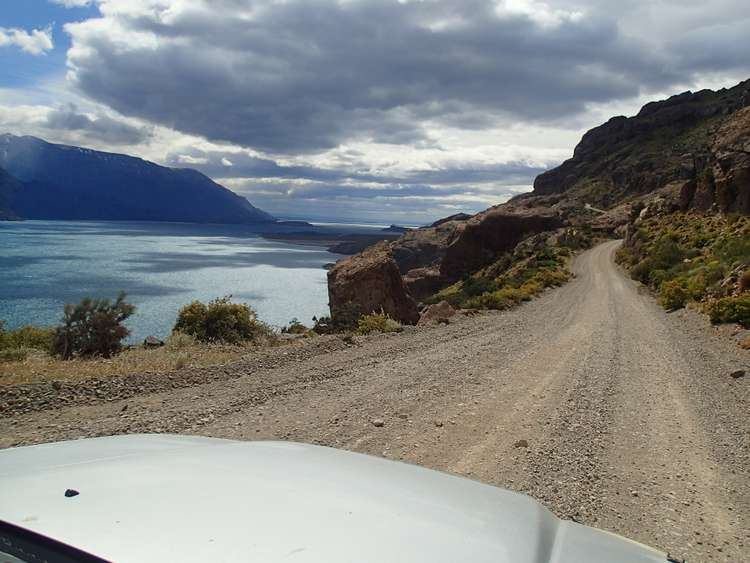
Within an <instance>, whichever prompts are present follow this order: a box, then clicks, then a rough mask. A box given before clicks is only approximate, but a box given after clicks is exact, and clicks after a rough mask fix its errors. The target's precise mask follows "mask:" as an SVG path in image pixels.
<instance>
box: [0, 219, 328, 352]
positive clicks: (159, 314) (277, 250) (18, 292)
mask: <svg viewBox="0 0 750 563" xmlns="http://www.w3.org/2000/svg"><path fill="white" fill-rule="evenodd" d="M339 258H341V257H340V256H339V255H336V254H331V253H329V252H327V251H326V250H325V248H323V247H316V246H303V245H297V244H290V243H286V242H280V241H274V240H266V239H264V238H261V237H260V235H259V234H258V233H257V232H253V230H252V228H251V227H246V226H234V225H200V224H181V223H180V224H175V223H136V222H88V221H86V222H63V221H24V222H0V320H4V321H5V322H6V325H7V327H8V328H16V327H19V326H22V325H24V324H35V325H52V324H57V323H58V322H59V320H60V317H61V316H62V310H63V306H64V305H65V304H66V303H77V302H79V301H80V300H81V299H82V298H83V297H86V296H92V297H109V298H112V299H114V298H115V297H116V296H117V293H118V292H119V291H120V290H122V291H125V292H127V294H128V300H129V301H130V302H132V303H133V304H135V305H136V307H137V308H138V309H137V311H136V313H135V315H133V317H132V318H131V319H130V320H129V321H128V323H127V324H128V327H129V328H130V329H131V332H132V334H131V337H130V341H131V342H137V341H139V340H142V339H143V338H144V337H146V336H148V335H151V334H153V335H156V336H159V337H161V338H164V337H166V336H167V335H168V334H169V333H170V331H171V329H172V326H173V325H174V322H175V319H176V318H177V312H178V310H179V309H180V307H181V306H183V305H185V304H186V303H189V302H191V301H193V300H195V299H199V300H201V301H208V300H211V299H213V298H215V297H220V296H224V295H230V294H231V295H232V296H233V300H234V301H239V302H246V303H248V304H250V305H251V306H252V307H253V308H254V309H255V310H256V311H257V312H258V316H259V318H260V319H261V320H263V321H265V322H267V323H270V324H272V325H275V326H282V325H284V324H287V323H288V322H289V321H290V320H291V319H292V318H293V317H297V318H299V320H300V321H302V322H304V323H305V324H308V325H310V321H311V318H312V317H313V316H314V315H315V316H321V315H327V314H328V290H327V285H326V270H325V269H324V268H323V266H324V265H325V264H326V263H329V262H335V261H336V260H337V259H339Z"/></svg>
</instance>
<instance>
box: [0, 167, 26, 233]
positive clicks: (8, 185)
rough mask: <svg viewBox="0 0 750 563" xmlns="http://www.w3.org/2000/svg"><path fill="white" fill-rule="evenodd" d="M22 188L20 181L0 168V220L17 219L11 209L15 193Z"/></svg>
mask: <svg viewBox="0 0 750 563" xmlns="http://www.w3.org/2000/svg"><path fill="white" fill-rule="evenodd" d="M22 188H23V186H22V184H21V182H19V181H18V180H16V179H15V178H14V177H13V176H11V175H10V174H8V173H7V172H6V171H5V170H2V169H0V221H7V220H13V219H18V218H19V217H18V215H17V214H16V213H15V212H14V211H13V209H12V202H13V198H14V197H15V195H16V194H17V193H18V192H19V191H20V190H21V189H22Z"/></svg>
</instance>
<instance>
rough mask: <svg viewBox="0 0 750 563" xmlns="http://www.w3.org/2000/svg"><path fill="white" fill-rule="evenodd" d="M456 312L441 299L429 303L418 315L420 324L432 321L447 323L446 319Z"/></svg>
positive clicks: (431, 322) (432, 322)
mask: <svg viewBox="0 0 750 563" xmlns="http://www.w3.org/2000/svg"><path fill="white" fill-rule="evenodd" d="M455 314H456V310H455V309H454V308H453V307H452V306H451V304H450V303H448V302H447V301H441V302H440V303H435V304H434V305H430V306H429V307H427V308H426V309H425V310H424V311H422V314H421V315H420V316H419V322H418V323H417V324H418V325H420V326H423V325H428V324H434V323H447V322H448V319H450V318H451V317H453V316H454V315H455Z"/></svg>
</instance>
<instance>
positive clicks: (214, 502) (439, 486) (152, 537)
mask: <svg viewBox="0 0 750 563" xmlns="http://www.w3.org/2000/svg"><path fill="white" fill-rule="evenodd" d="M67 489H74V490H76V491H78V492H79V493H80V494H78V495H77V496H73V497H70V498H68V497H66V496H65V494H64V493H65V491H66V490H67ZM0 520H4V521H6V522H9V523H11V524H15V525H17V526H20V527H23V528H25V529H28V530H31V531H33V532H37V533H40V534H42V535H45V536H48V537H51V538H53V539H56V540H58V541H61V542H63V543H66V544H69V545H71V546H74V547H76V548H79V549H82V550H84V551H86V552H89V553H91V554H93V555H97V556H99V557H102V558H104V559H108V560H112V561H118V562H120V561H122V562H127V561H138V562H142V561H183V562H189V561H201V562H205V561H212V562H213V561H257V562H263V563H268V562H276V561H293V562H308V563H309V562H315V563H338V562H362V563H364V562H430V563H436V562H476V563H480V562H487V563H588V562H597V563H646V562H657V561H658V562H660V563H664V562H665V561H666V556H665V555H664V554H662V553H660V552H657V551H654V550H652V549H650V548H647V547H645V546H642V545H640V544H637V543H635V542H631V541H629V540H626V539H623V538H620V537H618V536H615V535H612V534H609V533H606V532H602V531H599V530H595V529H592V528H588V527H585V526H582V525H579V524H576V523H573V522H569V521H562V520H559V519H558V518H556V517H555V516H554V515H552V514H551V513H550V512H549V511H548V510H546V509H545V508H544V507H542V506H541V505H540V504H539V503H537V502H536V501H534V500H533V499H531V498H529V497H527V496H525V495H522V494H518V493H513V492H510V491H506V490H503V489H499V488H496V487H492V486H489V485H483V484H481V483H477V482H474V481H470V480H468V479H464V478H461V477H455V476H451V475H447V474H444V473H439V472H436V471H431V470H428V469H423V468H420V467H417V466H413V465H408V464H405V463H398V462H393V461H388V460H385V459H380V458H375V457H370V456H365V455H361V454H355V453H351V452H345V451H339V450H334V449H330V448H324V447H320V446H311V445H304V444H295V443H290V442H238V441H230V440H218V439H212V438H198V437H185V436H170V435H133V436H115V437H108V438H92V439H85V440H77V441H71V442H59V443H55V444H44V445H39V446H30V447H21V448H11V449H8V450H3V451H0Z"/></svg>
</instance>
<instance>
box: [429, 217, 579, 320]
mask: <svg viewBox="0 0 750 563" xmlns="http://www.w3.org/2000/svg"><path fill="white" fill-rule="evenodd" d="M592 242H593V237H592V236H591V233H590V232H589V231H587V230H583V229H573V228H571V229H566V230H565V232H563V233H561V234H560V235H558V236H556V237H552V238H550V237H549V235H537V236H535V237H532V238H531V239H529V240H527V241H525V242H524V243H521V244H520V245H519V246H518V247H517V248H516V249H515V250H514V252H513V253H508V254H505V255H504V256H502V257H501V258H500V259H499V260H497V261H496V262H494V263H493V264H491V265H490V266H488V267H486V268H484V269H482V270H480V271H478V272H475V273H473V274H471V275H467V276H465V277H464V278H463V279H462V280H460V281H458V282H456V283H455V284H453V285H451V286H449V287H447V288H445V289H443V290H441V291H439V292H438V293H436V294H435V295H433V296H432V297H430V298H428V299H426V300H425V302H426V303H427V304H432V303H439V302H440V301H447V302H448V303H450V304H451V305H452V306H453V307H455V308H459V309H496V310H502V309H508V308H510V307H513V306H515V305H518V304H519V303H521V302H523V301H530V300H531V299H532V298H534V297H535V296H536V295H539V294H540V293H541V292H542V291H544V290H545V289H547V288H550V287H557V286H560V285H562V284H564V283H565V282H567V281H568V280H569V279H570V278H571V276H572V274H571V272H570V270H569V269H568V265H569V262H570V258H571V256H572V254H573V251H575V250H579V249H584V248H589V247H590V246H591V245H592Z"/></svg>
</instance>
